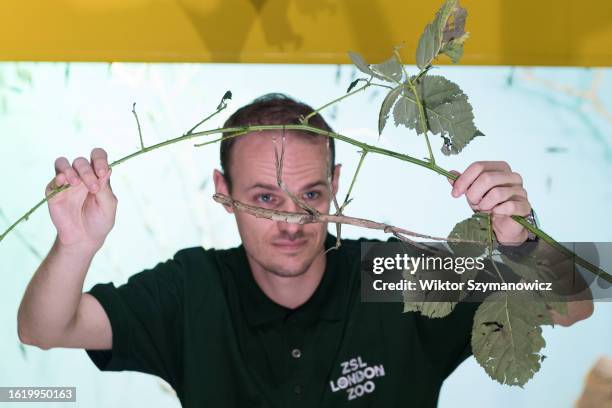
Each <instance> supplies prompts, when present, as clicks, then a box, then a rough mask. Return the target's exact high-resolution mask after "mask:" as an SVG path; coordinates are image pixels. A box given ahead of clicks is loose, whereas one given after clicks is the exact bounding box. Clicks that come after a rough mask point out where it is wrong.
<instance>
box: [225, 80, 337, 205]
mask: <svg viewBox="0 0 612 408" xmlns="http://www.w3.org/2000/svg"><path fill="white" fill-rule="evenodd" d="M313 111H314V109H313V108H312V107H310V106H309V105H306V104H305V103H303V102H299V101H297V100H295V99H293V98H291V97H289V96H287V95H285V94H283V93H277V92H275V93H268V94H265V95H262V96H260V97H258V98H256V99H254V100H253V101H252V102H251V103H249V104H248V105H245V106H243V107H241V108H239V109H238V110H237V111H236V112H234V113H233V114H232V115H231V116H230V117H229V118H228V119H227V120H226V121H225V124H224V125H223V127H224V128H230V127H240V126H248V125H284V124H285V125H288V124H293V125H299V124H300V115H303V116H306V115H308V114H310V113H312V112H313ZM308 124H309V125H310V126H312V127H316V128H319V129H322V130H326V131H329V132H333V130H332V128H331V127H330V126H329V125H328V124H327V122H326V121H325V119H323V117H322V116H321V115H320V114H319V113H317V114H316V115H313V116H312V117H311V118H309V119H308ZM292 132H294V133H295V134H301V135H308V136H310V137H313V136H316V137H328V136H323V135H319V134H317V133H313V132H309V131H301V130H299V131H292ZM231 134H232V132H224V133H223V137H226V136H229V135H231ZM240 137H241V136H237V137H232V138H229V139H224V140H222V141H221V148H220V156H221V170H222V171H223V175H224V177H225V180H226V182H227V186H228V190H229V191H230V193H231V191H232V178H231V175H230V172H229V163H230V153H231V151H232V146H233V145H234V143H235V142H236V140H238V138H240ZM329 150H330V155H331V163H330V171H332V174H333V169H334V165H335V148H334V138H333V137H330V138H329Z"/></svg>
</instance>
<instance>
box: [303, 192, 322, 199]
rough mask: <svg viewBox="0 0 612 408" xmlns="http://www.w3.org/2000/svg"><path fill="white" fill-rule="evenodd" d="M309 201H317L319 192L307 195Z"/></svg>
mask: <svg viewBox="0 0 612 408" xmlns="http://www.w3.org/2000/svg"><path fill="white" fill-rule="evenodd" d="M304 195H305V196H306V197H307V198H308V199H309V200H316V199H317V198H319V196H320V194H319V192H318V191H309V192H307V193H306V194H304Z"/></svg>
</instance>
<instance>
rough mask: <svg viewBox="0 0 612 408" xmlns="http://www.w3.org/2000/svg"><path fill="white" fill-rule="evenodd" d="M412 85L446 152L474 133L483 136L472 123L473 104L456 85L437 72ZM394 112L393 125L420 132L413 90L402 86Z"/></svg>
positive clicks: (461, 145)
mask: <svg viewBox="0 0 612 408" xmlns="http://www.w3.org/2000/svg"><path fill="white" fill-rule="evenodd" d="M413 78H414V77H413ZM411 80H413V79H411ZM415 88H416V90H417V93H418V95H419V99H420V102H421V104H422V105H423V109H424V111H425V121H426V125H427V129H428V130H429V131H430V132H431V133H433V134H435V135H440V136H441V137H442V139H443V140H444V144H443V146H442V149H441V150H442V152H443V153H444V154H445V155H449V154H457V153H459V152H460V151H461V150H463V148H464V147H465V146H466V145H467V144H468V143H469V142H470V141H471V140H472V139H473V138H474V137H476V136H484V135H483V133H482V132H480V131H479V130H478V129H477V128H476V126H475V125H474V113H473V112H472V106H471V105H470V103H469V102H468V98H467V95H465V94H464V93H463V91H462V90H461V88H459V85H457V84H455V83H454V82H451V81H449V80H448V79H446V78H444V77H441V76H438V75H425V76H423V77H421V78H420V79H419V80H418V81H417V83H416V84H415ZM393 115H394V118H395V123H396V125H397V124H400V123H401V124H403V125H404V126H406V127H407V128H409V129H415V130H416V131H417V133H419V134H421V133H423V131H422V129H421V126H420V125H419V111H418V107H417V104H416V98H415V96H414V94H412V92H409V91H407V90H405V91H404V92H403V93H402V99H401V100H400V101H398V103H397V104H396V105H395V109H394V111H393Z"/></svg>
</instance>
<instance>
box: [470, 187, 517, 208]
mask: <svg viewBox="0 0 612 408" xmlns="http://www.w3.org/2000/svg"><path fill="white" fill-rule="evenodd" d="M470 190H471V189H470ZM470 190H468V195H469V194H470ZM509 200H513V201H521V200H527V191H526V190H525V189H524V188H523V187H521V186H512V187H493V188H492V189H490V190H489V191H488V192H487V193H486V194H485V196H484V197H483V198H482V200H480V201H479V202H478V207H479V208H480V209H481V210H485V211H486V210H491V209H493V207H496V206H497V205H499V204H501V203H503V202H504V201H509Z"/></svg>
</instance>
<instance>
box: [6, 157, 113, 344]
mask: <svg viewBox="0 0 612 408" xmlns="http://www.w3.org/2000/svg"><path fill="white" fill-rule="evenodd" d="M55 170H56V176H55V177H54V179H53V180H51V182H50V183H49V184H48V185H47V189H46V192H45V193H46V194H47V195H48V194H49V192H50V191H51V189H52V188H53V187H55V186H56V185H58V186H60V185H63V184H66V183H70V184H71V187H70V188H69V189H67V190H64V191H62V192H60V193H58V194H57V195H55V196H54V197H52V198H51V199H49V201H48V205H49V212H50V214H51V219H52V221H53V223H54V225H55V227H56V229H57V232H58V233H57V237H56V239H55V242H54V243H53V246H52V247H51V250H50V251H49V253H48V254H47V256H46V257H45V259H44V260H43V262H42V263H41V265H40V266H39V267H38V269H37V270H36V272H35V273H34V276H33V277H32V279H31V280H30V283H29V284H28V287H27V289H26V291H25V294H24V296H23V299H22V301H21V304H20V306H19V311H18V314H17V321H18V334H19V339H20V340H21V341H22V342H23V343H26V344H31V345H35V346H38V347H40V348H42V349H48V348H51V347H73V348H89V349H110V348H111V347H112V330H111V325H110V322H109V319H108V317H107V315H106V313H105V311H104V309H103V308H102V306H101V305H100V303H99V302H98V301H97V300H96V299H95V298H94V297H93V296H91V295H89V294H86V293H83V282H84V280H85V276H86V274H87V271H88V269H89V266H90V264H91V261H92V259H93V257H94V255H95V254H96V252H97V251H98V250H99V249H100V247H101V246H102V244H103V243H104V240H105V238H106V236H107V235H108V233H109V232H110V230H111V229H112V227H113V225H114V220H115V213H116V208H117V199H116V197H115V196H114V194H113V192H112V190H111V188H110V173H111V171H110V169H109V168H108V162H107V156H106V152H105V151H104V150H103V149H99V148H97V149H94V150H92V153H91V163H90V162H88V161H87V159H85V158H83V157H79V158H77V159H75V161H74V162H73V165H72V166H70V165H69V164H68V160H67V159H65V158H64V157H61V158H58V159H57V160H56V162H55Z"/></svg>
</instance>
